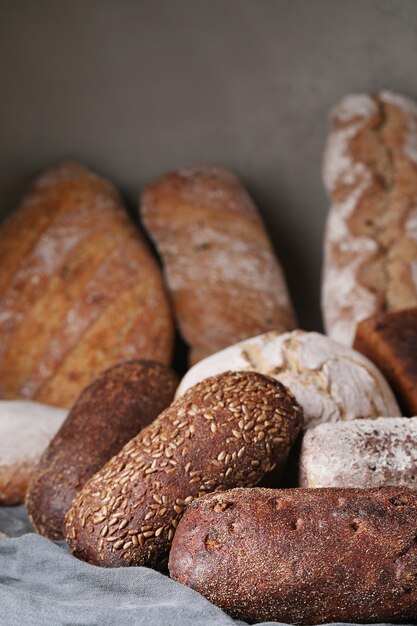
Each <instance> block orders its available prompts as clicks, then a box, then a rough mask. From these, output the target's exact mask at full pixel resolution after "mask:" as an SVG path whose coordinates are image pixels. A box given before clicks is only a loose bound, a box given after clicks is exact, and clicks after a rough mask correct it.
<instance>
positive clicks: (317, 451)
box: [299, 417, 417, 489]
mask: <svg viewBox="0 0 417 626" xmlns="http://www.w3.org/2000/svg"><path fill="white" fill-rule="evenodd" d="M299 481H300V486H301V487H358V488H363V487H379V486H383V485H395V486H397V487H410V488H412V489H416V488H417V417H414V418H407V417H380V418H378V419H376V420H355V421H354V422H349V423H342V422H338V423H336V424H319V426H316V427H315V428H311V429H310V430H309V431H308V432H306V433H305V434H304V436H303V440H302V445H301V455H300V476H299Z"/></svg>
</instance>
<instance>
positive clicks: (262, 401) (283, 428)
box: [65, 372, 303, 567]
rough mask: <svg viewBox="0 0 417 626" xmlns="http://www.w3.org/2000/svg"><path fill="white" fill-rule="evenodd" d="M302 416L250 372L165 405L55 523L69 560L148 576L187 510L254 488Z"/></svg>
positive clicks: (269, 382) (290, 400) (273, 384)
mask: <svg viewBox="0 0 417 626" xmlns="http://www.w3.org/2000/svg"><path fill="white" fill-rule="evenodd" d="M302 420H303V413H302V409H301V408H300V407H299V405H298V404H297V402H296V400H295V398H294V397H293V395H292V394H291V393H290V392H289V391H287V390H286V389H285V387H283V385H281V384H280V383H278V382H277V381H275V380H273V379H271V378H269V377H265V376H262V375H261V374H257V373H254V372H235V373H231V372H228V373H225V374H222V375H221V376H215V377H212V378H208V379H207V380H205V381H203V382H202V383H200V384H198V385H196V386H195V387H193V388H192V389H190V390H189V391H188V392H187V393H186V394H185V395H184V396H182V397H181V398H180V399H179V400H177V401H175V402H173V403H172V404H171V406H170V407H168V408H167V409H166V410H165V411H164V412H163V413H162V414H161V415H160V416H159V417H158V418H157V419H156V420H155V421H154V422H153V423H152V424H151V425H150V426H148V427H147V428H145V429H144V430H143V431H142V432H141V433H139V435H137V437H135V438H134V439H132V440H131V441H130V442H129V443H128V444H127V445H126V446H125V447H124V448H123V449H122V450H121V451H120V452H119V454H118V455H116V456H115V457H113V458H112V459H111V460H110V461H109V462H108V463H107V464H106V465H105V466H104V467H103V468H102V469H101V470H100V471H99V472H98V473H97V474H95V475H94V476H93V478H92V479H91V480H90V481H89V482H88V483H87V484H86V485H85V487H84V489H83V490H82V491H81V492H80V493H79V494H78V496H76V498H75V500H74V502H73V504H72V506H71V508H70V510H69V512H68V514H67V516H66V520H65V526H66V530H65V534H66V538H67V541H68V543H69V546H70V548H71V550H72V552H73V553H74V554H75V556H77V557H79V558H81V559H84V560H86V561H88V562H90V563H94V564H96V565H103V566H108V567H117V566H122V565H148V566H151V567H152V566H157V565H159V564H160V563H161V561H162V560H163V559H164V558H165V557H166V555H167V552H168V550H169V547H170V544H171V541H172V537H173V535H174V531H175V528H176V527H177V524H178V521H179V519H180V518H181V516H182V514H183V512H184V510H185V508H186V507H187V505H188V504H189V503H190V502H191V501H192V500H193V499H194V498H197V497H198V496H201V495H203V494H205V493H208V492H210V491H221V490H224V489H229V488H232V487H236V486H252V485H255V484H257V483H258V482H259V481H260V480H261V478H262V477H263V475H264V474H265V473H266V472H268V471H270V470H271V469H273V467H274V466H275V463H276V462H277V461H278V460H279V459H280V457H281V455H283V454H285V452H286V451H287V449H288V448H289V447H290V446H291V444H292V443H293V441H294V439H295V438H296V436H297V434H298V433H299V431H300V429H301V426H302Z"/></svg>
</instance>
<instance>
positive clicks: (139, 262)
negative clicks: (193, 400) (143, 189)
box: [0, 162, 173, 407]
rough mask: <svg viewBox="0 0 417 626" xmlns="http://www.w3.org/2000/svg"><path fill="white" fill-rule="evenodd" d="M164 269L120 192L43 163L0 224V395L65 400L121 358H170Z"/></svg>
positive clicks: (74, 166)
mask: <svg viewBox="0 0 417 626" xmlns="http://www.w3.org/2000/svg"><path fill="white" fill-rule="evenodd" d="M172 344H173V326H172V319H171V313H170V308H169V304H168V301H167V297H166V294H165V290H164V286H163V282H162V275H161V272H160V269H159V267H158V264H157V262H156V260H155V259H154V258H153V256H152V254H151V252H150V250H149V248H148V246H147V244H146V243H145V241H144V239H143V237H142V236H141V234H140V233H139V231H138V230H137V228H135V226H134V225H133V223H132V222H131V221H130V219H129V218H128V215H127V213H126V211H125V208H124V206H123V202H122V199H121V198H120V196H119V194H118V193H117V191H116V189H115V188H114V187H113V186H112V185H111V184H110V183H109V182H107V181H106V180H104V179H103V178H100V177H99V176H96V175H95V174H94V173H93V172H92V171H90V170H89V169H87V168H86V167H84V166H83V165H81V164H79V163H72V162H64V163H59V164H57V165H55V166H54V167H51V168H50V169H48V170H47V171H46V172H45V173H44V174H43V175H42V176H41V177H40V178H39V179H38V180H37V181H36V182H35V184H34V186H33V187H32V189H31V190H30V191H29V193H28V194H27V196H26V197H25V198H24V200H23V202H22V204H21V205H20V207H19V208H18V209H17V211H15V212H14V213H12V214H11V215H10V217H9V218H8V219H7V220H5V221H4V223H3V224H2V225H1V227H0V398H2V399H14V398H23V399H32V400H38V401H39V402H44V403H47V404H51V405H56V406H62V407H70V406H71V405H72V404H73V402H74V401H75V399H76V398H77V397H78V395H79V394H80V392H81V390H82V389H83V388H84V387H85V386H86V385H88V384H89V383H90V382H91V381H92V380H93V379H94V377H95V376H96V375H97V374H98V373H99V372H100V371H102V370H103V369H104V368H106V367H109V366H110V365H112V364H114V363H117V362H119V361H123V360H127V359H134V358H145V359H152V360H155V361H160V362H162V363H169V362H170V358H171V352H172Z"/></svg>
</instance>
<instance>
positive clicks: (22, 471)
mask: <svg viewBox="0 0 417 626" xmlns="http://www.w3.org/2000/svg"><path fill="white" fill-rule="evenodd" d="M66 417H67V411H65V410H64V409H58V408H56V407H52V406H47V405H45V404H40V403H39V402H29V401H24V400H1V401H0V504H8V505H12V504H20V503H21V502H23V499H24V497H25V493H26V490H27V487H28V484H29V481H30V479H31V477H32V475H33V472H34V471H35V468H36V465H37V464H38V462H39V459H40V457H41V455H42V453H43V451H44V450H45V448H46V447H47V446H48V444H49V442H50V441H51V439H52V437H53V436H54V435H55V433H56V432H57V431H58V430H59V428H60V427H61V426H62V424H63V422H64V420H65V418H66Z"/></svg>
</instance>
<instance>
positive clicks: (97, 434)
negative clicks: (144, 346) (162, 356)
mask: <svg viewBox="0 0 417 626" xmlns="http://www.w3.org/2000/svg"><path fill="white" fill-rule="evenodd" d="M177 382H178V381H177V376H176V375H175V374H174V373H173V372H172V371H171V370H170V369H169V368H168V367H166V366H165V365H162V364H160V363H156V362H152V361H141V360H135V361H127V362H122V363H119V364H117V365H114V366H113V367H111V368H110V369H108V370H107V371H105V372H104V373H103V374H101V375H100V376H99V377H98V378H97V379H96V380H95V381H94V382H93V383H91V384H90V385H89V386H88V387H87V388H86V389H85V390H84V391H83V392H82V393H81V395H80V397H79V398H78V400H77V401H76V403H75V404H74V406H73V408H72V409H71V411H70V413H69V415H68V418H67V419H66V421H65V423H64V425H63V426H62V428H61V429H60V430H59V432H58V433H57V435H56V436H55V437H54V439H53V440H52V442H51V443H50V445H49V447H48V448H47V449H46V451H45V453H44V454H43V456H42V459H41V461H40V463H39V466H38V468H37V470H36V472H35V473H34V476H33V478H32V481H31V483H30V485H29V489H28V493H27V497H26V509H27V512H28V514H29V519H30V521H31V522H32V525H33V526H34V528H35V529H36V530H37V532H39V533H41V534H42V535H46V536H47V537H49V538H50V539H62V538H63V536H64V533H63V531H64V528H63V523H64V516H65V513H66V512H67V511H68V509H69V507H70V505H71V502H72V500H73V499H74V496H75V494H76V493H77V492H78V491H79V490H80V489H81V488H82V487H83V486H84V485H85V483H86V482H87V481H88V479H89V478H91V476H92V475H93V474H95V473H96V472H97V471H98V470H99V469H101V468H102V467H103V465H104V464H105V463H106V462H107V461H108V460H109V459H110V458H111V457H112V456H114V455H115V454H117V452H119V450H121V449H122V447H123V446H124V445H125V444H126V443H127V442H128V441H130V439H132V438H133V437H134V436H135V435H137V434H138V432H139V431H140V430H142V429H143V428H144V427H145V426H147V425H148V424H150V423H151V422H152V421H153V420H154V419H155V418H156V417H157V416H158V415H159V414H160V413H161V412H162V411H163V410H164V409H165V408H166V407H167V406H168V405H169V404H170V403H171V401H172V399H173V397H174V392H175V388H176V386H177Z"/></svg>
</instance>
